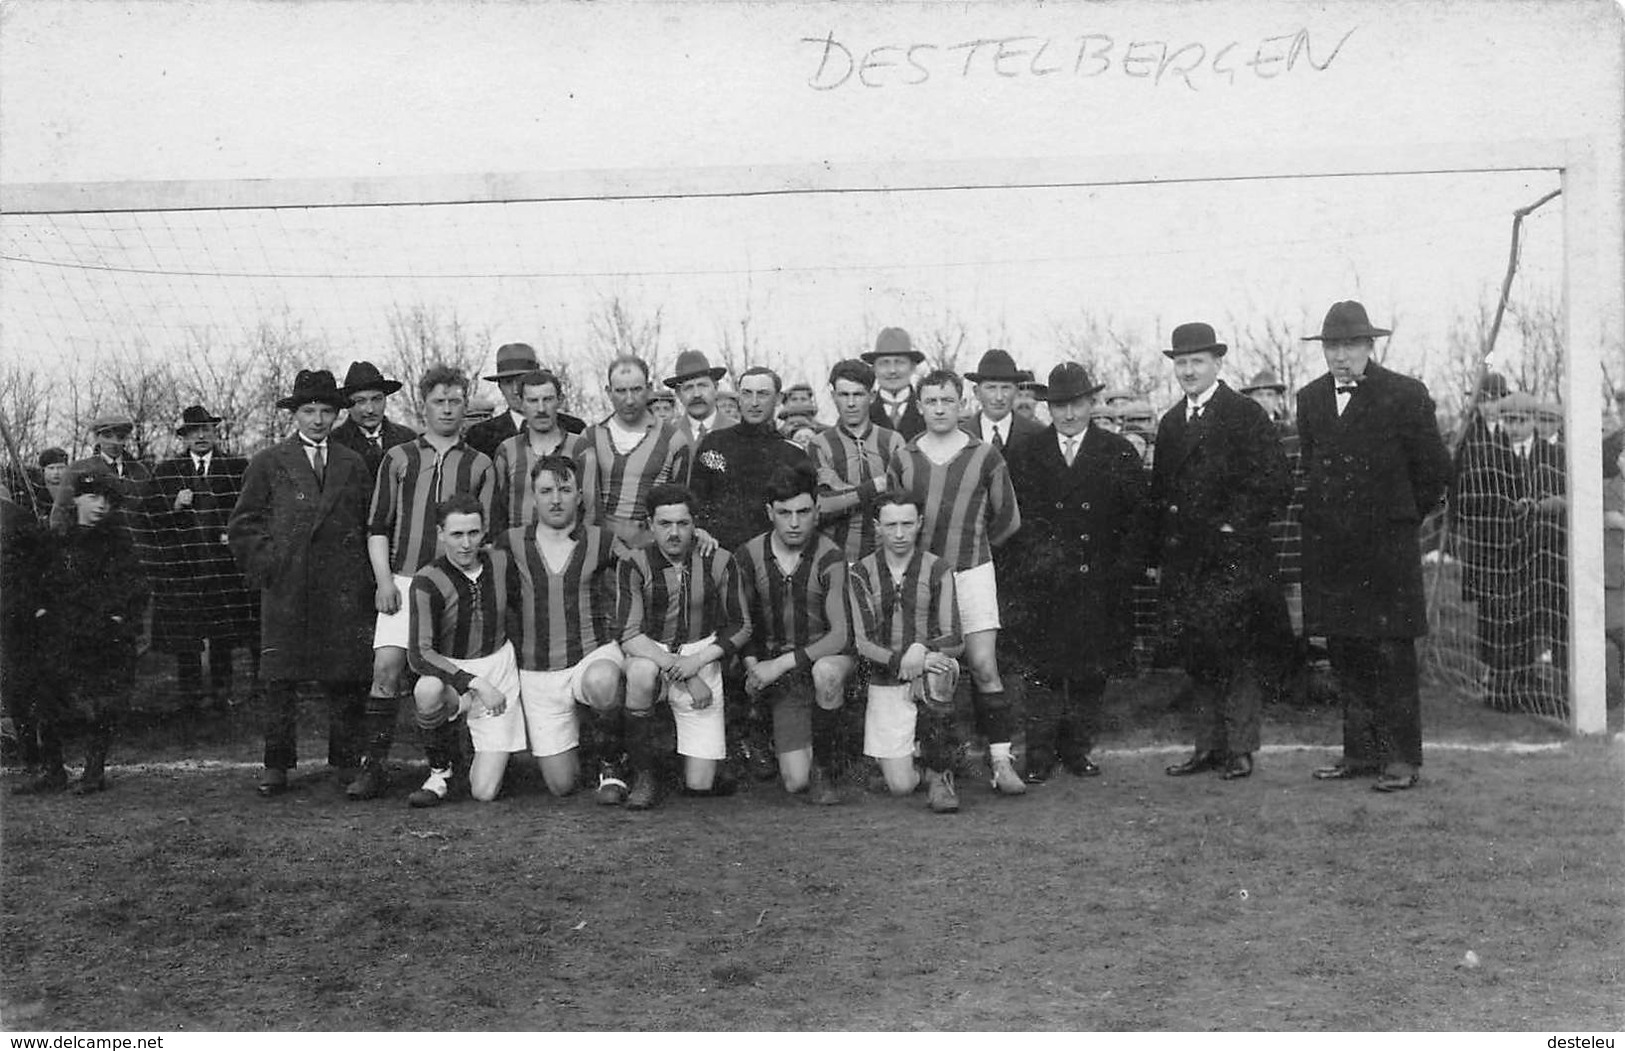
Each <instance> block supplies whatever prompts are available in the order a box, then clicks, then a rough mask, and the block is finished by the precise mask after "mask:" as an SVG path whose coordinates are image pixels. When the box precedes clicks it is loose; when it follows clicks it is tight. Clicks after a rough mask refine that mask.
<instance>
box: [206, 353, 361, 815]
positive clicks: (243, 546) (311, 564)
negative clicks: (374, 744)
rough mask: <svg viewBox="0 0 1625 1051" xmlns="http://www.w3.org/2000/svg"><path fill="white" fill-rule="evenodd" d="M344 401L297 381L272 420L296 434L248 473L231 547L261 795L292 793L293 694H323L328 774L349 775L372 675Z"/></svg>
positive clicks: (357, 474) (315, 375)
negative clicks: (256, 594) (250, 655)
mask: <svg viewBox="0 0 1625 1051" xmlns="http://www.w3.org/2000/svg"><path fill="white" fill-rule="evenodd" d="M349 403H350V402H349V399H348V398H347V397H345V395H344V394H343V393H342V392H341V391H340V390H339V386H338V384H337V383H335V382H334V381H333V374H332V373H330V372H328V371H327V370H326V369H320V370H316V371H311V370H308V369H301V370H300V372H299V375H298V376H297V377H296V378H295V380H294V385H293V390H292V392H291V393H289V394H288V396H287V397H285V398H282V399H281V400H279V401H278V402H277V403H276V404H277V408H279V409H286V410H288V411H289V412H291V413H292V414H293V422H294V433H293V434H292V435H290V436H289V437H288V438H287V439H285V440H284V441H281V442H278V443H277V444H276V445H273V446H271V447H270V448H269V449H265V450H263V451H261V452H259V453H257V454H255V456H254V457H253V459H251V460H249V461H248V470H247V471H246V472H245V473H244V475H243V492H242V496H241V497H239V498H238V500H237V506H236V507H235V508H233V510H232V512H231V518H230V520H229V522H228V524H227V535H228V537H229V539H230V542H231V550H232V554H233V555H235V556H236V559H237V565H238V567H239V568H241V570H242V571H243V575H244V576H245V577H246V578H247V580H248V584H249V586H250V587H256V588H259V589H260V640H261V652H260V679H261V680H262V681H263V682H264V683H265V705H266V720H265V759H264V761H265V772H264V774H263V776H262V777H261V779H260V784H259V792H260V794H261V795H263V796H275V795H279V794H281V793H282V792H284V791H286V790H287V787H288V771H289V770H290V769H292V768H293V767H294V765H295V764H296V763H297V762H298V752H297V750H296V747H295V742H296V741H297V732H296V731H297V722H296V720H297V713H298V707H299V704H298V702H299V697H298V691H297V689H296V687H297V685H298V683H299V682H301V681H309V680H315V681H318V682H321V683H323V684H324V685H325V687H326V689H327V696H328V704H329V720H328V737H327V762H328V765H329V766H330V767H332V768H333V769H335V770H337V771H339V772H340V776H341V777H342V776H346V775H348V774H352V773H353V772H354V771H355V768H356V765H357V762H358V761H359V759H360V743H361V742H360V739H359V738H360V732H361V720H362V713H363V710H364V707H365V703H366V697H367V681H368V678H369V676H370V675H371V673H372V622H371V617H370V613H371V611H372V604H373V602H372V599H373V587H372V573H371V572H370V571H369V569H368V566H367V493H368V491H369V489H370V484H369V483H370V475H369V474H368V471H367V464H366V461H365V460H363V459H362V458H361V454H360V453H357V452H355V451H354V450H353V449H348V448H346V447H344V446H342V445H337V444H335V443H334V442H332V441H330V440H329V435H330V433H331V432H332V429H333V423H334V421H335V420H336V419H337V418H338V414H339V412H340V411H341V410H342V409H344V408H345V407H346V406H348V405H349Z"/></svg>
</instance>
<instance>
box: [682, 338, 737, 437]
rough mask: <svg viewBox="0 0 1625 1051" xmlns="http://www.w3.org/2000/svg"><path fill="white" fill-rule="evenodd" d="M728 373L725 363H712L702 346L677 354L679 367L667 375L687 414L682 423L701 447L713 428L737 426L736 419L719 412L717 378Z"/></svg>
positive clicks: (687, 432) (684, 431)
mask: <svg viewBox="0 0 1625 1051" xmlns="http://www.w3.org/2000/svg"><path fill="white" fill-rule="evenodd" d="M727 374H728V370H727V369H725V368H723V367H722V366H721V365H712V364H711V362H710V360H709V359H707V358H706V356H705V355H704V354H703V353H702V352H700V351H698V350H685V351H683V352H682V353H681V354H679V355H677V367H676V368H675V369H673V370H672V374H671V375H670V376H668V377H666V379H665V385H666V387H668V388H670V389H671V390H674V391H676V392H677V399H678V401H680V402H682V405H683V415H682V417H681V418H680V419H679V420H678V426H679V427H681V428H682V430H683V433H684V434H686V435H687V436H688V440H689V444H691V445H692V446H694V447H696V448H698V447H699V444H700V442H701V441H703V440H704V438H705V436H706V435H707V434H710V433H711V432H712V431H715V430H720V429H722V428H724V427H731V426H733V421H731V420H729V419H727V418H726V417H724V416H721V415H719V414H718V413H717V381H718V380H720V379H722V377H723V376H726V375H727Z"/></svg>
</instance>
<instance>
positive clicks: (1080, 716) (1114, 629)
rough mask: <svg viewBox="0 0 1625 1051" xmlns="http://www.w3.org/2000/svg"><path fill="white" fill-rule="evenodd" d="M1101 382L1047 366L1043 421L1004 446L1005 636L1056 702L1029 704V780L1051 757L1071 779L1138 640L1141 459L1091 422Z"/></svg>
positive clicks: (1045, 769) (1082, 772) (1070, 366)
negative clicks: (1011, 490) (1133, 549)
mask: <svg viewBox="0 0 1625 1051" xmlns="http://www.w3.org/2000/svg"><path fill="white" fill-rule="evenodd" d="M1100 389H1101V384H1098V383H1095V382H1093V381H1092V380H1091V379H1090V377H1089V373H1088V372H1087V371H1086V370H1085V369H1084V367H1083V366H1082V365H1079V364H1077V363H1076V362H1071V361H1065V362H1062V363H1061V364H1059V365H1057V366H1055V368H1054V369H1052V370H1051V371H1050V374H1049V383H1047V384H1045V385H1044V388H1043V390H1042V392H1041V393H1040V395H1039V396H1040V397H1042V398H1043V399H1044V401H1045V402H1046V403H1048V405H1049V413H1050V420H1051V424H1050V426H1049V427H1047V428H1045V429H1043V430H1041V431H1040V432H1039V434H1038V437H1036V438H1033V439H1032V440H1030V441H1028V442H1025V443H1023V444H1021V445H1019V446H1018V447H1017V448H1016V449H1015V450H1014V451H1013V452H1012V453H1011V454H1010V476H1011V480H1012V482H1013V483H1014V485H1015V489H1016V502H1017V503H1018V504H1019V505H1020V506H1021V530H1020V531H1019V532H1017V533H1016V535H1015V537H1014V538H1013V539H1012V540H1011V542H1010V544H1009V545H1007V547H1006V551H1005V557H1004V559H1003V561H1002V563H1001V569H1000V573H1001V575H1002V576H1003V577H1004V579H1005V580H1006V581H1008V582H1009V584H1010V587H1009V588H1008V590H1007V592H1006V593H1007V594H1009V595H1010V600H1009V601H1008V602H1007V603H1006V606H1005V608H1006V610H1007V611H1008V614H1009V620H1010V623H1009V624H1008V625H1007V630H1006V637H1007V638H1009V639H1010V640H1011V642H1012V643H1013V646H1014V649H1015V651H1016V655H1017V657H1018V658H1019V659H1020V661H1021V662H1022V663H1023V664H1026V665H1027V666H1028V667H1029V668H1030V669H1031V670H1032V672H1033V675H1034V677H1035V678H1036V679H1037V680H1038V681H1039V682H1040V683H1042V684H1043V685H1045V686H1047V687H1049V692H1050V694H1051V697H1050V698H1049V699H1050V700H1051V701H1052V702H1053V703H1052V704H1050V705H1046V704H1042V703H1038V702H1039V698H1036V697H1029V700H1028V703H1027V707H1026V727H1027V731H1026V734H1027V764H1026V765H1027V772H1026V778H1027V782H1028V783H1029V784H1041V783H1043V782H1044V781H1046V780H1048V779H1049V777H1050V776H1051V773H1052V771H1053V769H1054V767H1055V764H1056V761H1057V760H1059V761H1060V763H1061V765H1062V766H1063V767H1065V769H1066V770H1067V771H1068V772H1070V773H1072V774H1075V775H1077V776H1079V777H1092V776H1094V775H1096V774H1098V773H1099V772H1100V768H1099V767H1098V766H1096V765H1095V763H1094V761H1093V760H1091V759H1090V758H1089V753H1090V751H1091V750H1092V749H1093V747H1094V743H1095V737H1096V734H1097V733H1098V732H1099V722H1100V699H1101V695H1102V694H1103V693H1104V692H1105V690H1106V680H1107V678H1108V677H1109V676H1111V675H1112V674H1114V673H1117V672H1119V671H1121V670H1122V669H1124V668H1127V667H1128V665H1129V661H1130V657H1131V654H1132V650H1133V645H1134V616H1133V613H1134V611H1133V605H1132V598H1133V587H1134V582H1135V576H1136V575H1137V574H1135V573H1133V572H1132V571H1131V570H1130V568H1129V567H1130V566H1131V562H1130V560H1129V559H1128V558H1127V554H1128V549H1129V541H1130V534H1131V531H1132V529H1133V527H1134V525H1135V524H1136V522H1137V519H1138V516H1139V513H1140V505H1141V503H1142V502H1143V501H1144V499H1145V490H1146V479H1145V468H1144V467H1143V466H1141V463H1140V454H1139V453H1138V452H1137V451H1136V450H1135V448H1134V446H1133V445H1131V444H1130V443H1129V442H1128V440H1127V439H1125V438H1123V437H1122V436H1121V435H1118V434H1113V433H1111V432H1110V431H1107V430H1104V429H1102V428H1100V427H1097V426H1092V425H1091V417H1092V415H1093V410H1094V407H1095V405H1094V399H1095V395H1096V394H1097V393H1098V392H1099V391H1100Z"/></svg>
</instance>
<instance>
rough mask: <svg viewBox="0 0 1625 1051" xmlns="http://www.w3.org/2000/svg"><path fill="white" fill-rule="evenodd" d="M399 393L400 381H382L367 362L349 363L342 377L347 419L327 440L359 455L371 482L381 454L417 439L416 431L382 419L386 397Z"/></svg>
mask: <svg viewBox="0 0 1625 1051" xmlns="http://www.w3.org/2000/svg"><path fill="white" fill-rule="evenodd" d="M400 389H401V381H400V380H391V379H385V378H384V374H383V373H382V372H379V371H378V367H377V366H376V365H374V364H373V363H372V362H370V361H352V362H350V368H349V370H348V371H346V372H345V373H344V386H343V388H342V390H343V393H344V396H345V397H347V398H349V399H350V408H349V415H348V417H347V418H346V419H345V421H344V422H343V423H341V424H339V425H338V426H337V427H334V428H333V434H332V435H331V440H332V441H335V442H337V443H338V444H340V445H344V446H348V447H349V448H351V449H354V450H355V451H356V452H358V453H360V454H361V458H362V459H363V460H365V461H367V470H368V471H369V472H371V474H372V476H373V477H374V478H377V477H378V465H379V464H380V463H383V461H384V452H385V450H388V449H392V448H394V447H395V446H397V445H400V444H402V443H403V442H409V441H411V440H412V439H413V438H416V437H417V436H418V432H417V431H414V430H413V429H412V428H410V427H407V426H405V425H403V424H399V423H396V422H395V421H394V420H392V419H390V418H389V417H388V416H387V415H385V408H386V403H387V402H388V401H389V396H390V395H391V394H394V393H395V392H396V391H398V390H400Z"/></svg>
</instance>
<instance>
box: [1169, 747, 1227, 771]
mask: <svg viewBox="0 0 1625 1051" xmlns="http://www.w3.org/2000/svg"><path fill="white" fill-rule="evenodd" d="M1219 765H1220V759H1219V757H1218V755H1216V754H1215V753H1213V752H1197V753H1196V754H1194V755H1192V756H1191V757H1190V758H1189V759H1187V760H1185V761H1184V762H1183V763H1175V764H1174V765H1172V766H1169V767H1164V768H1163V771H1162V772H1163V773H1165V774H1167V775H1168V776H1169V777H1189V776H1190V775H1191V774H1200V773H1203V772H1205V771H1208V770H1217V769H1218V768H1219Z"/></svg>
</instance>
